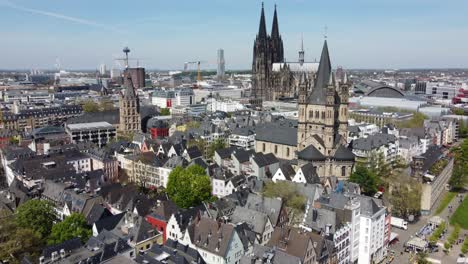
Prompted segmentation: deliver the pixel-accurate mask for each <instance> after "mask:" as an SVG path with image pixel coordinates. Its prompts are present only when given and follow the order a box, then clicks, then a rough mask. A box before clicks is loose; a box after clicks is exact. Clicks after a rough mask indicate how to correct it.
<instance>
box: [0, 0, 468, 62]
mask: <svg viewBox="0 0 468 264" xmlns="http://www.w3.org/2000/svg"><path fill="white" fill-rule="evenodd" d="M264 2H265V4H264V6H265V17H266V23H267V30H268V32H271V22H272V16H273V10H274V6H275V4H276V5H277V10H278V20H279V31H280V34H281V36H282V39H283V42H284V50H285V58H286V60H287V61H297V58H298V50H299V48H300V43H301V39H302V38H303V40H304V48H305V58H306V61H314V59H318V57H319V55H320V50H321V47H322V44H323V40H324V35H326V36H327V37H328V44H329V48H330V56H331V62H332V65H333V68H337V67H338V66H342V67H343V68H346V69H415V68H418V69H419V68H423V69H426V68H429V69H433V68H434V69H435V68H441V69H452V68H455V69H460V68H461V69H463V68H468V49H467V48H466V43H468V26H467V25H466V14H467V13H468V1H463V0H453V1H451V2H450V4H442V3H441V1H440V0H410V1H408V0H382V1H375V0H355V1H346V0H337V1H333V2H328V1H318V2H316V1H314V2H312V1H304V0H294V1H291V0H289V1H287V0H274V1H273V0H267V1H264ZM260 10H261V1H252V0H236V1H233V0H226V1H208V0H201V1H190V0H177V1H163V0H142V1H141V2H138V4H129V2H128V1H122V0H115V1H112V2H107V1H91V0H82V1H53V0H42V1H33V0H0V25H1V26H0V34H1V35H2V41H1V42H0V48H1V50H2V51H3V54H2V60H1V61H0V68H5V69H53V68H55V67H56V66H55V65H56V64H57V65H58V64H59V65H60V67H61V68H64V69H96V68H98V67H99V65H100V64H106V66H107V67H108V68H112V67H117V66H119V65H120V66H122V62H116V61H115V59H116V58H122V57H123V56H124V54H123V52H122V48H123V47H125V46H128V47H129V48H130V49H131V52H130V55H129V56H130V58H133V59H135V60H136V59H139V63H140V65H141V66H143V67H145V68H148V69H181V68H183V64H184V62H185V61H197V60H203V61H207V64H205V65H202V68H204V67H206V68H214V67H215V61H216V52H217V50H218V49H219V48H222V49H224V55H225V60H226V69H250V68H251V63H252V48H253V42H254V39H255V37H256V34H257V32H258V25H259V19H260ZM194 11H195V12H194ZM302 36H303V37H302ZM135 60H132V61H131V63H132V64H136V62H135Z"/></svg>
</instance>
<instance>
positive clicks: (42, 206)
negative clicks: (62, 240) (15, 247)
mask: <svg viewBox="0 0 468 264" xmlns="http://www.w3.org/2000/svg"><path fill="white" fill-rule="evenodd" d="M16 213H17V214H16V223H17V224H18V226H19V227H21V228H27V229H31V230H32V231H34V232H37V233H39V234H40V235H41V237H42V238H46V237H47V236H49V234H50V231H51V230H52V225H53V224H54V222H55V221H57V216H56V214H55V211H54V208H53V206H52V205H51V204H50V203H49V202H46V201H42V200H29V201H27V202H25V203H24V204H22V205H20V207H18V209H17V210H16Z"/></svg>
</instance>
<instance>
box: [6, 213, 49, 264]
mask: <svg viewBox="0 0 468 264" xmlns="http://www.w3.org/2000/svg"><path fill="white" fill-rule="evenodd" d="M1 215H2V217H0V260H2V261H8V263H19V262H20V260H21V259H22V258H23V257H24V256H25V255H29V256H30V257H31V260H33V261H34V262H35V261H36V260H37V258H38V257H39V254H40V251H41V249H42V246H43V240H42V239H41V235H40V234H39V233H38V232H35V231H33V230H31V229H28V228H20V227H18V225H17V224H16V222H15V221H14V220H15V219H14V216H13V215H8V214H3V213H2V214H1Z"/></svg>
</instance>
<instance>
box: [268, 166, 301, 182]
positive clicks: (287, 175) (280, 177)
mask: <svg viewBox="0 0 468 264" xmlns="http://www.w3.org/2000/svg"><path fill="white" fill-rule="evenodd" d="M295 175H296V172H295V171H294V168H293V167H292V166H291V164H289V163H282V164H281V163H280V165H279V168H278V169H277V170H276V172H275V174H273V177H272V178H271V180H272V181H273V182H277V181H292V179H293V178H294V176H295Z"/></svg>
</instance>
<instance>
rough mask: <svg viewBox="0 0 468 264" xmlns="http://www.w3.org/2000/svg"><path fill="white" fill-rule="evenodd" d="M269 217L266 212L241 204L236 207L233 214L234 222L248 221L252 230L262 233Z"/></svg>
mask: <svg viewBox="0 0 468 264" xmlns="http://www.w3.org/2000/svg"><path fill="white" fill-rule="evenodd" d="M268 219H269V218H268V215H267V214H265V213H262V212H259V211H256V210H251V209H248V208H244V207H240V206H238V207H236V209H235V210H234V213H233V214H232V216H231V222H232V223H233V224H239V223H247V225H248V226H249V227H250V229H252V231H254V232H255V233H257V234H260V235H262V234H263V232H264V231H265V225H266V223H267V222H268Z"/></svg>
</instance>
